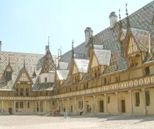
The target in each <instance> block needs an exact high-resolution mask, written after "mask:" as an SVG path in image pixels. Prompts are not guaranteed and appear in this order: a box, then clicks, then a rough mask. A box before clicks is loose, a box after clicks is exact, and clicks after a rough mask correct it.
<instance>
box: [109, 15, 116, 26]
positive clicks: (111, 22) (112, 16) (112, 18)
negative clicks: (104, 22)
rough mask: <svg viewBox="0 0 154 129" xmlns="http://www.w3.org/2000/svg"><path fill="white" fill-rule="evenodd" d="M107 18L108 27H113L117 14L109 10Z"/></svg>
mask: <svg viewBox="0 0 154 129" xmlns="http://www.w3.org/2000/svg"><path fill="white" fill-rule="evenodd" d="M109 18H110V28H113V27H114V26H115V23H116V22H117V15H116V14H115V12H111V13H110V16H109Z"/></svg>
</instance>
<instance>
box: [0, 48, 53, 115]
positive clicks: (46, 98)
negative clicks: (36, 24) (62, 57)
mask: <svg viewBox="0 0 154 129" xmlns="http://www.w3.org/2000/svg"><path fill="white" fill-rule="evenodd" d="M0 56H1V60H0V68H1V69H0V72H1V76H0V113H1V114H45V113H48V112H50V111H51V107H50V106H51V96H52V90H53V84H54V76H55V62H54V60H55V57H52V55H51V52H50V50H49V46H47V47H46V53H45V55H44V56H43V55H42V54H31V53H15V52H1V53H0Z"/></svg>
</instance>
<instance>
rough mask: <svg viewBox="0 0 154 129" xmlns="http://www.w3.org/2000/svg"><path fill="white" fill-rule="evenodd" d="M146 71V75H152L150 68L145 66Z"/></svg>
mask: <svg viewBox="0 0 154 129" xmlns="http://www.w3.org/2000/svg"><path fill="white" fill-rule="evenodd" d="M144 72H145V75H150V68H149V67H145V69H144Z"/></svg>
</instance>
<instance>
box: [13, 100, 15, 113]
mask: <svg viewBox="0 0 154 129" xmlns="http://www.w3.org/2000/svg"><path fill="white" fill-rule="evenodd" d="M13 111H14V113H16V101H13Z"/></svg>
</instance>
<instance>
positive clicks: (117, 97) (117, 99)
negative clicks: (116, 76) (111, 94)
mask: <svg viewBox="0 0 154 129" xmlns="http://www.w3.org/2000/svg"><path fill="white" fill-rule="evenodd" d="M115 94H116V101H117V113H119V95H118V92H115Z"/></svg>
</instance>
